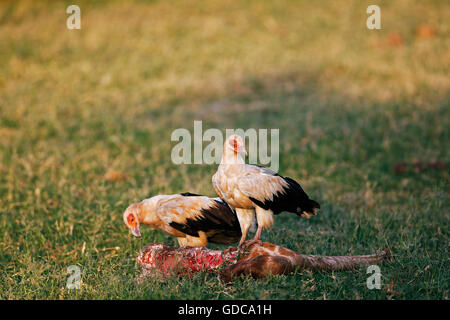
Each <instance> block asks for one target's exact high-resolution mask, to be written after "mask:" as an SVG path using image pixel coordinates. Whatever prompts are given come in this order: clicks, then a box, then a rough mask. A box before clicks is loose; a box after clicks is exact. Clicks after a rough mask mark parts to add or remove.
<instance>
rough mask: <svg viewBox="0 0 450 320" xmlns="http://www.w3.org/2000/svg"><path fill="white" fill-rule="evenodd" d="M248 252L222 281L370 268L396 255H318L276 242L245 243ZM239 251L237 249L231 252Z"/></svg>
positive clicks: (231, 266)
mask: <svg viewBox="0 0 450 320" xmlns="http://www.w3.org/2000/svg"><path fill="white" fill-rule="evenodd" d="M244 248H245V249H244V250H245V252H244V253H241V258H240V259H239V260H238V261H237V263H235V264H232V265H230V266H228V267H227V268H225V270H224V271H223V272H222V273H221V278H222V280H224V281H225V282H230V281H231V280H233V279H235V278H239V277H240V276H242V275H246V276H251V277H253V278H255V279H259V278H263V277H267V276H269V275H270V274H272V275H283V274H290V273H293V272H294V271H296V270H297V271H302V270H305V269H307V270H312V271H318V270H322V271H344V270H351V269H354V268H356V267H357V266H359V265H370V264H375V263H377V262H380V261H382V260H385V259H389V258H390V257H391V256H392V254H391V252H390V250H389V249H387V250H384V251H382V252H381V253H379V254H373V255H367V256H314V255H304V254H299V253H297V252H295V251H292V250H289V249H286V248H283V247H280V246H277V245H275V244H272V243H268V242H264V243H262V244H261V243H259V241H254V240H250V241H247V242H246V243H245V244H244ZM230 250H232V251H233V250H236V249H234V248H233V249H230Z"/></svg>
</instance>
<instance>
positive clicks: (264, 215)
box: [253, 206, 273, 241]
mask: <svg viewBox="0 0 450 320" xmlns="http://www.w3.org/2000/svg"><path fill="white" fill-rule="evenodd" d="M255 211H256V220H257V221H258V230H256V234H255V237H254V238H253V239H254V240H255V241H259V239H260V238H261V231H262V229H265V228H270V227H271V226H272V225H273V212H272V210H264V209H263V208H261V207H258V206H257V207H256V208H255Z"/></svg>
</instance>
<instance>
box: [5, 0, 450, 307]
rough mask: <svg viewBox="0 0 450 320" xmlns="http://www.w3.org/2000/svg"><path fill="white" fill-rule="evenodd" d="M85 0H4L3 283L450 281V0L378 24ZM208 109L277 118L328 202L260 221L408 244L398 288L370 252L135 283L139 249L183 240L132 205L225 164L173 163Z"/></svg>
mask: <svg viewBox="0 0 450 320" xmlns="http://www.w3.org/2000/svg"><path fill="white" fill-rule="evenodd" d="M76 2H77V4H79V6H80V8H81V21H82V22H81V26H82V28H81V30H68V29H67V28H66V19H67V17H68V15H67V14H66V13H65V9H66V7H67V6H68V5H69V4H72V3H73V1H60V2H58V1H49V2H45V1H39V2H37V1H36V2H34V3H32V2H31V1H29V2H27V1H22V2H17V1H12V2H8V1H6V2H5V1H2V2H0V266H1V267H0V298H1V299H431V298H433V299H448V291H449V287H450V285H449V284H450V279H449V275H450V273H449V271H450V259H449V251H448V248H449V217H450V215H449V204H450V203H449V187H450V184H449V170H448V167H445V166H444V164H447V165H448V164H449V161H450V153H449V151H448V150H449V145H450V144H449V142H450V102H449V101H450V100H449V98H450V77H449V71H450V48H449V44H450V37H449V33H450V24H449V21H450V5H449V4H448V1H421V2H418V1H413V0H410V1H404V0H398V1H397V0H396V1H383V0H380V1H378V2H377V4H378V5H379V6H380V8H381V21H382V22H381V23H382V29H381V30H368V29H367V28H366V18H367V17H368V15H367V14H366V8H367V6H368V5H369V4H373V3H372V2H370V3H369V2H366V1H359V0H355V1H342V2H338V1H331V0H330V1H320V3H319V2H314V1H264V2H263V1H256V0H255V1H170V2H165V1H134V2H131V1H130V2H125V1H96V2H87V1H84V2H83V1H76ZM194 120H202V121H203V128H204V130H206V129H207V128H219V129H225V128H245V129H246V128H256V129H258V128H269V129H270V128H279V129H280V152H281V155H280V173H281V174H283V175H286V176H290V177H293V178H296V179H298V180H299V181H301V184H302V186H303V187H304V188H305V190H306V191H307V192H308V194H309V195H310V196H311V197H312V198H314V199H316V200H318V201H319V202H320V203H321V205H322V209H321V210H320V212H319V214H318V215H317V216H316V217H313V218H311V219H309V220H306V219H299V218H297V217H296V216H295V215H292V214H288V213H284V214H281V215H280V216H278V217H277V218H276V221H275V226H274V228H273V229H271V230H270V231H266V232H263V240H265V241H270V242H274V243H276V244H279V245H282V246H285V247H288V248H291V249H294V250H296V251H299V252H302V253H308V254H324V255H346V254H368V253H373V252H376V251H378V250H380V249H383V248H386V247H391V248H392V250H393V253H394V255H395V261H394V262H393V263H390V264H388V263H385V264H382V265H380V267H381V272H382V288H381V290H369V289H367V287H366V279H367V277H368V275H367V274H366V270H365V268H361V269H358V270H355V271H349V272H342V273H332V274H331V273H308V272H305V273H303V274H295V275H291V276H280V277H273V278H270V279H266V280H262V281H256V280H252V279H244V280H242V281H237V282H235V283H234V285H232V286H226V285H223V284H222V283H220V282H219V280H218V278H217V276H215V275H212V274H197V275H195V276H194V277H193V278H192V279H167V280H166V279H149V280H148V281H147V282H146V283H144V284H142V285H137V284H136V281H135V280H136V276H137V274H138V272H139V268H138V267H137V266H136V263H135V260H134V259H135V257H136V256H137V254H138V252H139V250H140V248H141V247H142V246H144V245H145V244H148V243H153V242H164V243H166V244H170V245H175V240H174V238H171V237H169V236H167V235H165V234H163V233H162V232H160V231H152V230H149V229H148V228H145V227H143V228H142V233H143V237H142V238H141V239H136V238H134V237H132V236H131V235H130V234H129V233H128V231H127V229H126V227H125V226H124V224H123V222H122V212H123V211H124V209H125V208H126V207H127V206H128V204H130V203H132V202H135V201H138V200H141V199H144V198H147V197H149V196H152V195H156V194H161V193H163V194H170V193H179V192H185V191H190V192H196V193H202V194H206V195H209V196H215V192H214V190H213V189H212V186H211V176H212V174H213V173H214V172H215V170H216V169H217V166H216V165H175V164H173V163H172V162H171V158H170V155H171V149H172V148H173V146H174V145H175V144H176V143H175V142H171V141H170V136H171V133H172V131H173V130H174V129H176V128H186V129H188V130H190V131H192V130H193V123H194ZM403 162H405V163H406V167H404V166H403V165H402V164H401V163H403ZM429 162H439V163H440V164H441V166H437V167H439V168H434V169H433V168H428V166H427V164H428V163H429ZM421 165H423V167H422V166H421ZM211 247H213V248H216V247H220V246H218V245H211ZM73 264H74V265H78V266H80V267H81V268H82V272H83V274H82V281H83V284H82V289H81V290H68V289H67V288H66V280H67V277H68V274H67V267H68V266H69V265H73Z"/></svg>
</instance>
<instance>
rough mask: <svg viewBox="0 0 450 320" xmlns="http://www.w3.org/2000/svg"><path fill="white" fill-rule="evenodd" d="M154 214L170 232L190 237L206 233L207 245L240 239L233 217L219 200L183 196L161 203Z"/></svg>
mask: <svg viewBox="0 0 450 320" xmlns="http://www.w3.org/2000/svg"><path fill="white" fill-rule="evenodd" d="M157 214H158V216H159V217H160V219H161V220H162V221H164V222H165V223H167V224H169V225H170V226H171V227H172V228H174V229H176V230H178V231H181V232H183V233H186V234H188V235H190V236H193V237H197V236H198V232H199V231H203V232H205V233H206V235H207V237H208V241H209V242H213V243H232V242H236V241H238V240H239V238H240V237H241V228H240V225H239V221H238V219H237V216H236V213H235V212H234V211H233V210H232V209H231V208H230V207H229V206H228V204H227V203H225V202H223V201H222V200H220V199H211V198H209V197H206V196H201V195H197V194H193V193H182V194H180V195H176V196H174V197H171V198H170V199H168V200H165V201H161V202H160V203H159V207H158V209H157Z"/></svg>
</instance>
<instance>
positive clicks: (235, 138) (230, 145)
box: [224, 134, 247, 158]
mask: <svg viewBox="0 0 450 320" xmlns="http://www.w3.org/2000/svg"><path fill="white" fill-rule="evenodd" d="M227 151H228V152H230V151H231V152H233V153H234V155H235V156H237V155H240V156H241V157H243V158H245V157H246V156H247V151H246V150H245V140H244V139H243V138H242V137H241V136H239V135H237V134H233V135H231V136H229V137H228V139H227V141H226V142H225V146H224V152H227Z"/></svg>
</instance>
